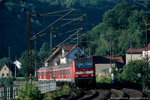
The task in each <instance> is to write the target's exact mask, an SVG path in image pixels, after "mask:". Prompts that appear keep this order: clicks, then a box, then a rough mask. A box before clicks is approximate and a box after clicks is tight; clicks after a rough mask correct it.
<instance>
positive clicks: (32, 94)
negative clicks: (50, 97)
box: [19, 83, 43, 100]
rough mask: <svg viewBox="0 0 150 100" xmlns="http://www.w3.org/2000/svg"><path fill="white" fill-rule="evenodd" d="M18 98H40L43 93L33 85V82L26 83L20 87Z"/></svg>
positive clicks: (34, 99)
mask: <svg viewBox="0 0 150 100" xmlns="http://www.w3.org/2000/svg"><path fill="white" fill-rule="evenodd" d="M19 98H20V100H42V99H43V95H42V94H41V92H40V90H39V89H38V87H35V86H34V85H33V84H29V83H26V84H25V87H22V88H21V93H20V96H19Z"/></svg>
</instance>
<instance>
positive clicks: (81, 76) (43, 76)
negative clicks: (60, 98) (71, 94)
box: [38, 59, 96, 86]
mask: <svg viewBox="0 0 150 100" xmlns="http://www.w3.org/2000/svg"><path fill="white" fill-rule="evenodd" d="M38 79H39V80H40V81H43V80H53V79H55V80H56V82H66V83H72V84H74V85H76V86H86V85H91V84H92V85H95V80H96V79H95V64H94V62H93V60H92V59H75V60H74V61H72V62H71V63H68V64H61V65H58V66H52V67H41V68H40V69H39V70H38Z"/></svg>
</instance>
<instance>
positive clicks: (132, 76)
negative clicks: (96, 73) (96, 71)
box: [113, 59, 150, 88]
mask: <svg viewBox="0 0 150 100" xmlns="http://www.w3.org/2000/svg"><path fill="white" fill-rule="evenodd" d="M149 72H150V68H149V67H147V62H146V61H145V60H144V59H142V60H134V61H131V62H129V63H128V64H127V65H125V67H124V71H123V72H122V73H119V72H118V71H115V70H114V71H113V73H114V77H115V78H114V79H115V81H117V82H120V83H132V84H137V85H141V86H142V87H143V88H145V86H146V85H150V84H149V83H150V73H149Z"/></svg>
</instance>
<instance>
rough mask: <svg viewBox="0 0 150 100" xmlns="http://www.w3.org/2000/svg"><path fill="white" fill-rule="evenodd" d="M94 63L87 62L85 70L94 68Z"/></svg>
mask: <svg viewBox="0 0 150 100" xmlns="http://www.w3.org/2000/svg"><path fill="white" fill-rule="evenodd" d="M92 67H93V66H92V63H91V62H86V63H85V68H92Z"/></svg>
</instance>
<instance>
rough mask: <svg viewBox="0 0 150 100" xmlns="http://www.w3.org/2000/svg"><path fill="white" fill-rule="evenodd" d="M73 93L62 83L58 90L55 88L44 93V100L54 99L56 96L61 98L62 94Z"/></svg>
mask: <svg viewBox="0 0 150 100" xmlns="http://www.w3.org/2000/svg"><path fill="white" fill-rule="evenodd" d="M74 94H75V93H74V92H72V91H71V89H70V88H69V86H67V85H64V86H62V87H61V89H60V90H56V91H53V92H49V93H46V94H45V96H44V100H53V99H56V98H61V99H63V97H64V96H67V95H74Z"/></svg>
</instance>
